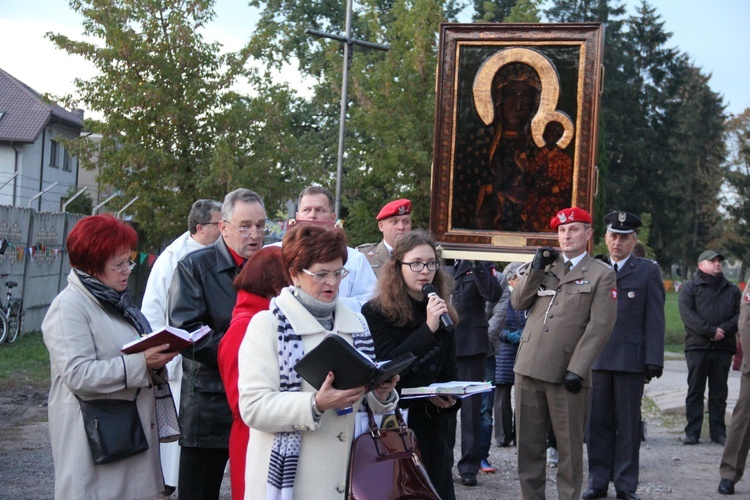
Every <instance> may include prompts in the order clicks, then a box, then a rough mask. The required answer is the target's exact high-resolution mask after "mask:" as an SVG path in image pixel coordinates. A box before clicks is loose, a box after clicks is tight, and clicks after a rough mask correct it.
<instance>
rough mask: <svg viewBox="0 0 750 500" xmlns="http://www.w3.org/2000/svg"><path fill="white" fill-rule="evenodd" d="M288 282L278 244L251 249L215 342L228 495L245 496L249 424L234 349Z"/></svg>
mask: <svg viewBox="0 0 750 500" xmlns="http://www.w3.org/2000/svg"><path fill="white" fill-rule="evenodd" d="M288 285H289V278H288V277H287V275H286V273H285V272H284V267H283V266H282V265H281V248H280V247H273V246H272V247H265V248H262V249H261V250H259V251H258V252H257V253H255V254H254V255H253V256H252V257H250V259H249V260H248V261H247V263H246V264H245V265H244V267H243V268H242V271H241V272H240V274H239V275H237V277H236V278H235V279H234V288H235V289H236V290H237V303H236V305H235V306H234V311H232V322H231V323H230V324H229V329H227V332H226V333H225V334H224V337H222V339H221V342H220V343H219V372H220V373H221V379H222V381H223V382H224V390H225V391H226V393H227V400H228V401H229V406H230V407H231V408H232V418H233V419H234V420H233V421H232V431H231V433H230V435H229V470H230V474H231V478H232V498H233V499H235V500H240V499H242V498H245V455H246V453H247V442H248V440H249V439H250V428H249V427H248V426H247V425H245V422H243V421H242V417H241V416H240V407H239V402H238V400H239V392H238V390H237V378H238V377H239V371H238V368H237V352H238V351H239V350H240V344H242V339H244V338H245V332H246V331H247V325H248V323H250V319H251V318H252V317H253V316H255V314H256V313H258V312H260V311H265V310H266V309H268V304H269V303H270V302H271V299H272V298H273V297H275V296H277V295H278V294H279V292H281V289H282V288H284V287H285V286H288Z"/></svg>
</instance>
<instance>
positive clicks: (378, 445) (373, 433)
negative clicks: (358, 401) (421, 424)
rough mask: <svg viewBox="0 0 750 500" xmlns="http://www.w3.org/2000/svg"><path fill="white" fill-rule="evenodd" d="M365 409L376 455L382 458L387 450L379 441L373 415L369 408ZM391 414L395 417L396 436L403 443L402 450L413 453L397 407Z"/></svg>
mask: <svg viewBox="0 0 750 500" xmlns="http://www.w3.org/2000/svg"><path fill="white" fill-rule="evenodd" d="M365 409H366V410H367V420H368V422H369V425H370V436H372V439H373V440H374V441H375V450H376V451H377V453H378V455H380V456H381V457H383V456H385V455H386V454H387V453H388V449H387V448H386V447H385V445H384V444H383V442H382V441H381V439H380V437H381V436H380V427H378V424H377V422H375V415H374V414H373V412H372V410H371V409H370V407H369V406H365ZM393 413H394V415H395V416H396V422H398V434H399V436H401V440H402V441H403V443H404V449H405V450H406V451H409V452H412V453H413V452H414V450H415V446H414V443H413V442H412V440H411V434H410V432H409V428H408V427H407V426H406V422H405V421H404V416H403V414H402V413H401V410H400V409H399V407H398V406H396V408H395V409H394V411H393ZM393 430H395V429H387V431H391V432H392V431H393Z"/></svg>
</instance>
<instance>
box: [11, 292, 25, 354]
mask: <svg viewBox="0 0 750 500" xmlns="http://www.w3.org/2000/svg"><path fill="white" fill-rule="evenodd" d="M8 309H9V310H10V314H8V335H7V336H8V342H10V343H11V344H12V343H13V342H15V341H16V340H17V339H18V337H19V336H20V335H21V320H22V319H23V311H22V309H23V299H11V303H10V307H9V308H8Z"/></svg>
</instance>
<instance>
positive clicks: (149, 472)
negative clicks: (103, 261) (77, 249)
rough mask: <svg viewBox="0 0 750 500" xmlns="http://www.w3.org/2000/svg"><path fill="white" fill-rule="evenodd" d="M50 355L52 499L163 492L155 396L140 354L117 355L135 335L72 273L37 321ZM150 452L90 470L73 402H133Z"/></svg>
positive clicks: (143, 495)
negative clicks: (104, 399)
mask: <svg viewBox="0 0 750 500" xmlns="http://www.w3.org/2000/svg"><path fill="white" fill-rule="evenodd" d="M42 333H43V335H44V343H45V344H46V345H47V349H48V350H49V355H50V365H51V368H50V371H51V374H50V375H51V380H52V386H51V388H50V393H49V409H48V412H49V433H50V440H51V444H52V458H53V460H54V465H55V498H58V499H61V500H62V499H64V500H73V499H78V498H81V499H83V498H86V499H134V498H150V497H152V496H154V495H156V494H157V493H159V492H161V491H162V490H163V489H164V484H163V482H162V477H161V466H160V465H159V446H158V443H159V435H158V430H157V428H156V414H155V409H154V393H153V390H152V389H151V385H150V381H151V379H150V376H149V372H148V369H147V367H146V357H145V356H144V355H143V353H138V354H128V355H123V354H122V353H121V352H120V349H121V348H122V345H123V344H125V343H127V342H130V341H131V340H134V339H136V338H138V333H137V332H136V330H135V328H133V327H132V326H131V325H130V324H129V323H127V322H126V321H125V319H123V318H122V317H121V316H119V315H115V314H113V313H111V312H109V311H107V310H105V309H104V308H103V307H102V306H101V305H100V304H99V302H98V301H97V300H96V299H95V298H94V297H93V296H92V295H91V294H90V293H89V292H88V291H87V290H86V289H85V288H84V287H83V285H82V284H81V282H80V280H79V279H78V277H77V276H76V275H75V273H74V272H73V271H71V272H70V274H69V275H68V286H67V287H66V288H65V289H64V290H63V291H62V292H60V294H59V295H58V296H57V297H56V298H55V300H54V301H53V302H52V305H50V308H49V311H48V312H47V315H46V316H45V317H44V322H43V323H42ZM139 387H140V388H142V389H141V392H140V394H139V395H138V412H139V414H140V417H141V424H142V425H143V430H144V431H145V432H146V438H147V439H148V441H149V449H148V450H147V451H145V452H143V453H140V454H138V455H135V456H133V457H130V458H126V459H125V460H122V461H119V462H113V463H109V464H104V465H94V461H93V459H92V458H91V450H90V448H89V445H88V441H87V440H86V433H85V430H84V427H83V418H82V417H81V410H80V406H79V404H78V400H76V399H75V397H74V396H73V394H74V393H75V394H77V395H78V396H79V397H81V399H98V398H112V399H134V398H135V393H136V390H137V388H139Z"/></svg>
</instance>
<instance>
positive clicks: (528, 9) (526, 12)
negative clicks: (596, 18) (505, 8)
mask: <svg viewBox="0 0 750 500" xmlns="http://www.w3.org/2000/svg"><path fill="white" fill-rule="evenodd" d="M540 3H541V1H540V0H518V1H517V2H516V5H514V6H513V8H511V9H510V13H509V14H508V15H507V16H506V17H505V19H503V22H505V23H538V22H539V21H540V20H541V18H540V15H541V14H540V12H539V4H540Z"/></svg>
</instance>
